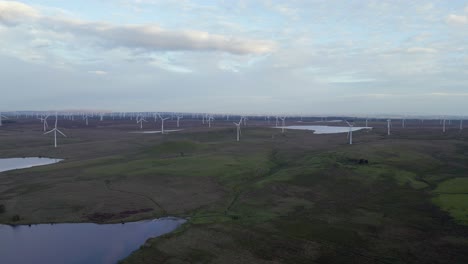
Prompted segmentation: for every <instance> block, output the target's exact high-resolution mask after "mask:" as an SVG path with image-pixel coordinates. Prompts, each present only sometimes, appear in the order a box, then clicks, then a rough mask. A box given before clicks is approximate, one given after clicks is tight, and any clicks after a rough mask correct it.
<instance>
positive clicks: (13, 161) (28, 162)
mask: <svg viewBox="0 0 468 264" xmlns="http://www.w3.org/2000/svg"><path fill="white" fill-rule="evenodd" d="M60 161H62V160H61V159H51V158H37V157H29V158H6V159H0V172H2V171H9V170H16V169H25V168H31V167H35V166H42V165H48V164H54V163H57V162H60Z"/></svg>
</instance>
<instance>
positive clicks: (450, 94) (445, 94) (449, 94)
mask: <svg viewBox="0 0 468 264" xmlns="http://www.w3.org/2000/svg"><path fill="white" fill-rule="evenodd" d="M429 95H430V96H454V97H459V96H463V97H465V96H468V93H445V92H436V93H430V94H429Z"/></svg>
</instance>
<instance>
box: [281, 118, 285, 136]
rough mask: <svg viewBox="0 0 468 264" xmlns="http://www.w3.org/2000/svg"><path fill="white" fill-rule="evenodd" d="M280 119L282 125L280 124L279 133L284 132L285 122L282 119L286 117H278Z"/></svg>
mask: <svg viewBox="0 0 468 264" xmlns="http://www.w3.org/2000/svg"><path fill="white" fill-rule="evenodd" d="M280 119H281V124H282V125H281V133H283V134H284V125H285V122H284V121H285V120H286V117H285V116H283V117H280Z"/></svg>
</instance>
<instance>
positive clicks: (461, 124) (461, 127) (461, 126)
mask: <svg viewBox="0 0 468 264" xmlns="http://www.w3.org/2000/svg"><path fill="white" fill-rule="evenodd" d="M460 130H463V119H460Z"/></svg>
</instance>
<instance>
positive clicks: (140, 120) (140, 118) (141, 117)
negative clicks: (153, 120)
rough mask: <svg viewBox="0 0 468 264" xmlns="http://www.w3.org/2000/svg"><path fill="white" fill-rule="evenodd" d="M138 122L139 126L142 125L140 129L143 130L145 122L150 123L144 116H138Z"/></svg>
mask: <svg viewBox="0 0 468 264" xmlns="http://www.w3.org/2000/svg"><path fill="white" fill-rule="evenodd" d="M136 120H137V121H136V122H137V124H138V123H140V129H143V122H148V121H146V119H145V118H144V117H143V116H137V118H136Z"/></svg>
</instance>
